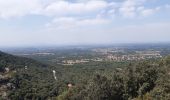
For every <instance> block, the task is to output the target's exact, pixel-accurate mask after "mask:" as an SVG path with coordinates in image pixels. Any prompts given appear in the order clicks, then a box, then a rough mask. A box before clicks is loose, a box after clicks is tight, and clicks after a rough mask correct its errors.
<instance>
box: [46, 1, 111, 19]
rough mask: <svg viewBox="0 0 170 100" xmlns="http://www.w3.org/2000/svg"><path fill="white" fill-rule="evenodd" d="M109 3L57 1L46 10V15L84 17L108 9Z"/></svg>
mask: <svg viewBox="0 0 170 100" xmlns="http://www.w3.org/2000/svg"><path fill="white" fill-rule="evenodd" d="M107 5H108V4H107V2H105V1H89V2H85V3H83V2H77V3H71V2H68V1H56V2H54V3H51V4H50V5H48V6H47V7H46V8H45V13H46V14H47V15H54V16H55V15H57V16H65V15H81V16H82V15H84V14H92V13H93V14H94V13H98V12H100V11H101V10H103V9H105V8H106V7H107Z"/></svg>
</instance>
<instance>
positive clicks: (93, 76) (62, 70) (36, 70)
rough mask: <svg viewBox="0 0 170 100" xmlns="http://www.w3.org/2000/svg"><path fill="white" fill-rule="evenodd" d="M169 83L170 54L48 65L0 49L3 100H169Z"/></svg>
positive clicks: (0, 79) (0, 93)
mask: <svg viewBox="0 0 170 100" xmlns="http://www.w3.org/2000/svg"><path fill="white" fill-rule="evenodd" d="M87 66H88V67H87ZM116 66H117V67H116ZM54 71H55V76H56V78H55V77H54V73H53V72H54ZM169 83H170V57H165V58H163V59H158V60H147V61H141V62H140V61H139V62H129V63H113V62H112V63H94V64H84V65H74V66H59V65H56V66H49V65H45V64H42V63H39V62H37V61H35V60H31V59H28V58H23V57H16V56H12V55H9V54H6V53H3V52H0V96H1V98H0V99H4V100H6V99H11V100H47V99H49V100H129V99H130V100H132V99H133V100H169V99H170V84H169Z"/></svg>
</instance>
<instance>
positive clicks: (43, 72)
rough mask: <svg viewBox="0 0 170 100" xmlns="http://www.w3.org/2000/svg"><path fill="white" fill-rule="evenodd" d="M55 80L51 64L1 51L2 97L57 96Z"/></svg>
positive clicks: (12, 98) (44, 97)
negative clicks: (54, 88)
mask: <svg viewBox="0 0 170 100" xmlns="http://www.w3.org/2000/svg"><path fill="white" fill-rule="evenodd" d="M54 81H55V80H54V78H53V73H52V68H51V67H50V66H47V65H45V64H41V63H39V62H37V61H34V60H31V59H27V58H22V57H16V56H12V55H10V54H6V53H3V52H0V97H1V99H5V100H6V99H11V100H24V99H46V98H47V97H51V96H53V95H55V96H56V94H55V91H54V90H53V87H54V85H55V84H54Z"/></svg>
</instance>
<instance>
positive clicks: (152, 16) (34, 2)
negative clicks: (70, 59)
mask: <svg viewBox="0 0 170 100" xmlns="http://www.w3.org/2000/svg"><path fill="white" fill-rule="evenodd" d="M123 43H170V1H167V0H57V1H56V0H0V47H30V46H69V45H100V44H101V45H102V44H104V45H109V44H123Z"/></svg>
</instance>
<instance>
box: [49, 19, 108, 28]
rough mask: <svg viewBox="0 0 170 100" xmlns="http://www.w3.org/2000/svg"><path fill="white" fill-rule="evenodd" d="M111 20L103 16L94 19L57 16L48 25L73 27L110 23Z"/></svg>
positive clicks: (50, 26) (51, 26)
mask: <svg viewBox="0 0 170 100" xmlns="http://www.w3.org/2000/svg"><path fill="white" fill-rule="evenodd" d="M108 23H109V20H107V19H102V18H93V19H81V18H73V17H61V18H55V19H54V20H53V21H52V22H50V23H48V24H47V25H46V27H47V28H49V29H52V30H53V29H55V30H57V29H68V30H69V29H72V28H80V27H87V26H88V27H90V26H94V25H95V26H96V25H105V24H108Z"/></svg>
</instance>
